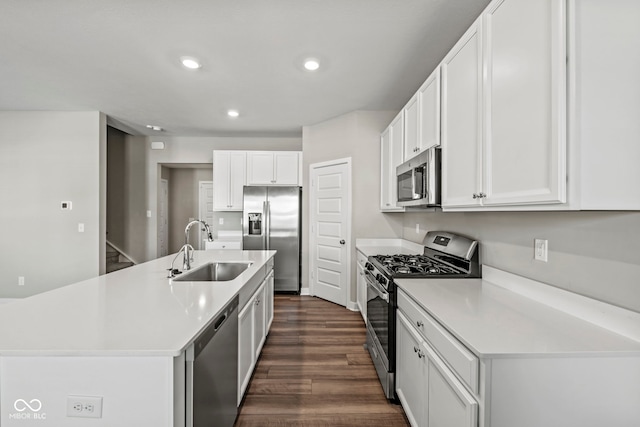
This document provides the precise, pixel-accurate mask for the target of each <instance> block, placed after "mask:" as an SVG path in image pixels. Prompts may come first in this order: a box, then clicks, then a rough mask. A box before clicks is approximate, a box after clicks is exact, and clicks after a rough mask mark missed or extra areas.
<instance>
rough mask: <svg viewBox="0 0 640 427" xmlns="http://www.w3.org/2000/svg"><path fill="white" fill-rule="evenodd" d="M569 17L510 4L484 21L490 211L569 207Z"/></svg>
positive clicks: (520, 1) (543, 1)
mask: <svg viewBox="0 0 640 427" xmlns="http://www.w3.org/2000/svg"><path fill="white" fill-rule="evenodd" d="M565 20H566V15H565V5H564V2H563V1H560V0H537V1H530V0H502V1H495V2H494V3H492V5H491V6H489V8H488V9H487V11H486V13H485V22H484V46H485V52H484V61H485V62H484V65H485V70H486V81H485V85H484V90H485V98H484V107H485V121H484V124H485V135H484V138H485V139H484V143H485V145H484V182H483V187H484V191H483V192H482V195H481V199H482V203H483V204H484V205H493V204H519V203H562V202H564V201H565V200H566V191H565V190H566V186H565V184H566V179H565V177H566V157H565V153H566V108H565V100H566V90H565V87H566V36H565V30H566V24H565Z"/></svg>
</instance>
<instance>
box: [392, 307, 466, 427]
mask: <svg viewBox="0 0 640 427" xmlns="http://www.w3.org/2000/svg"><path fill="white" fill-rule="evenodd" d="M421 343H422V339H421V338H420V335H418V333H417V332H416V331H415V330H414V328H413V326H411V323H410V322H409V321H408V320H407V318H406V317H405V316H404V315H403V314H402V313H401V312H400V311H398V312H397V328H396V393H397V394H398V398H399V399H400V403H402V408H403V409H404V412H405V414H406V415H407V418H408V419H409V422H410V423H411V425H412V426H414V427H420V426H426V425H427V424H426V422H425V421H426V418H425V417H426V413H425V409H426V405H427V398H428V397H429V396H428V395H427V388H426V387H427V382H428V380H429V378H428V376H427V375H428V371H427V358H426V354H425V353H424V350H423V349H422V347H421ZM442 426H443V427H445V426H446V427H449V426H447V425H446V424H442ZM451 427H454V426H451Z"/></svg>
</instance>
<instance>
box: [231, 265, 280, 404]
mask: <svg viewBox="0 0 640 427" xmlns="http://www.w3.org/2000/svg"><path fill="white" fill-rule="evenodd" d="M273 291H274V286H273V270H272V271H271V272H270V273H269V274H268V275H267V277H266V278H265V279H264V281H263V282H262V284H260V286H259V287H258V289H257V290H256V291H255V292H254V294H253V295H252V296H251V297H250V298H249V301H248V302H247V303H246V304H245V306H244V307H243V308H242V310H240V314H239V315H238V406H240V402H242V397H243V396H244V392H245V391H246V389H247V386H248V385H249V381H250V380H251V374H253V370H254V368H255V366H256V363H257V361H258V358H259V357H260V352H261V351H262V346H263V345H264V342H265V340H266V338H267V334H268V332H269V328H270V326H271V322H272V320H273V296H274V292H273Z"/></svg>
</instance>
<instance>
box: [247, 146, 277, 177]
mask: <svg viewBox="0 0 640 427" xmlns="http://www.w3.org/2000/svg"><path fill="white" fill-rule="evenodd" d="M274 183H275V176H274V170H273V152H271V151H249V152H248V154H247V185H272V184H274Z"/></svg>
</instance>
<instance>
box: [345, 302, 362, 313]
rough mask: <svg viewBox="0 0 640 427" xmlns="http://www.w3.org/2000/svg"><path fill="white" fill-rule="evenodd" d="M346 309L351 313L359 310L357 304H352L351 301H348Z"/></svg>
mask: <svg viewBox="0 0 640 427" xmlns="http://www.w3.org/2000/svg"><path fill="white" fill-rule="evenodd" d="M347 309H348V310H351V311H360V310H359V309H358V304H357V303H355V302H353V301H349V302H347Z"/></svg>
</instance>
